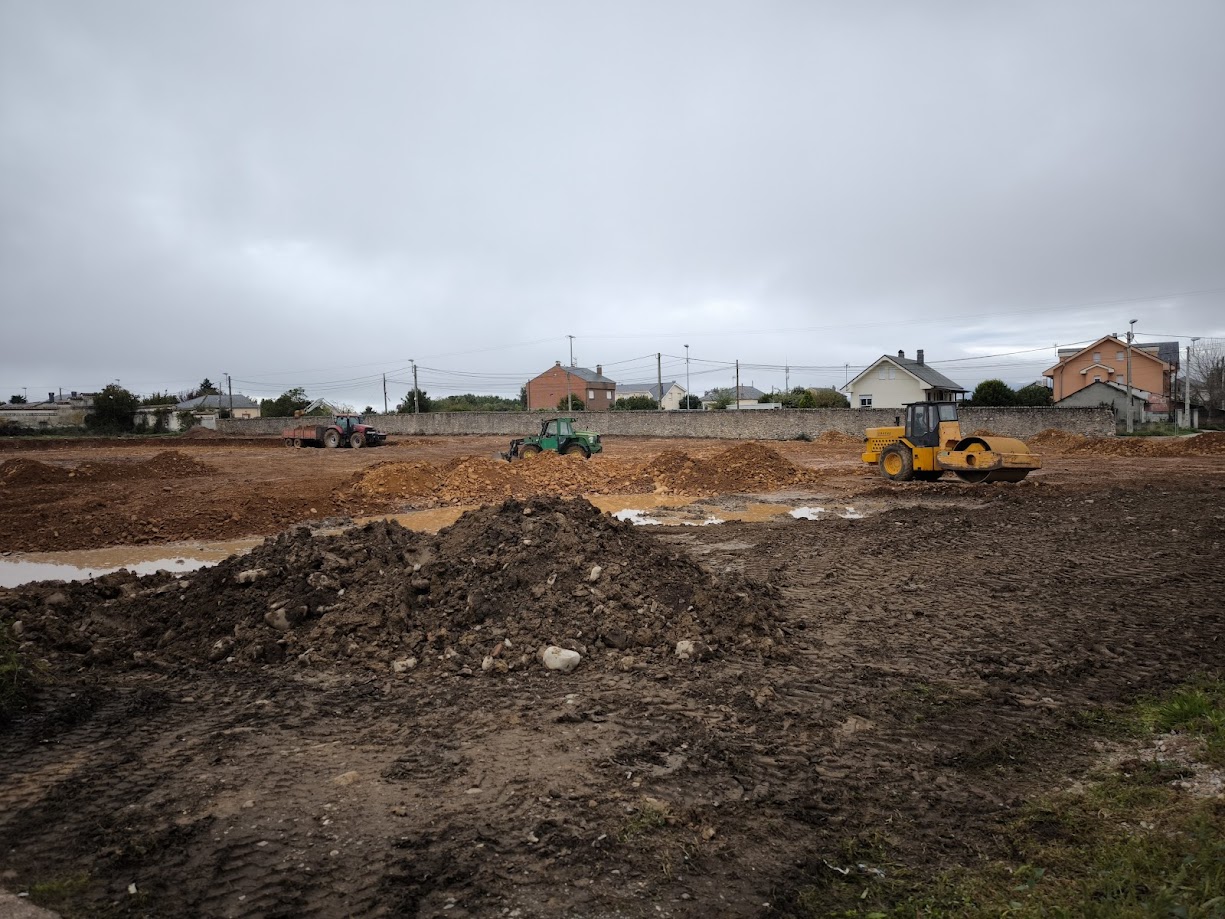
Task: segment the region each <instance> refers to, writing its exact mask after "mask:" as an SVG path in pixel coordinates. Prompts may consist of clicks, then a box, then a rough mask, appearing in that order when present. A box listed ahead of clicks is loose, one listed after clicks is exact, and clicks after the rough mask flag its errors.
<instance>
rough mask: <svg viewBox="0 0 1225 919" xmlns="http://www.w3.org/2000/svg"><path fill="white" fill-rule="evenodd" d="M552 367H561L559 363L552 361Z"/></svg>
mask: <svg viewBox="0 0 1225 919" xmlns="http://www.w3.org/2000/svg"><path fill="white" fill-rule="evenodd" d="M553 366H554V367H560V366H561V361H554V362H553Z"/></svg>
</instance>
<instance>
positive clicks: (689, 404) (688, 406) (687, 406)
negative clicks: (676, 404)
mask: <svg viewBox="0 0 1225 919" xmlns="http://www.w3.org/2000/svg"><path fill="white" fill-rule="evenodd" d="M692 395H693V393H691V392H690V391H689V346H688V345H685V410H686V411H692V410H693V403H692V402H690V401H689V397H690V396H692Z"/></svg>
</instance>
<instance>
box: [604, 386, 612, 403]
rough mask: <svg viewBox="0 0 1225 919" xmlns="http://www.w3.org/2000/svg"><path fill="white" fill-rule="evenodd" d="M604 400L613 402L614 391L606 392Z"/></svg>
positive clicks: (608, 390) (607, 390)
mask: <svg viewBox="0 0 1225 919" xmlns="http://www.w3.org/2000/svg"><path fill="white" fill-rule="evenodd" d="M604 398H606V399H608V400H609V401H610V402H611V401H612V390H611V389H606V390H604Z"/></svg>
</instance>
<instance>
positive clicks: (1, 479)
mask: <svg viewBox="0 0 1225 919" xmlns="http://www.w3.org/2000/svg"><path fill="white" fill-rule="evenodd" d="M66 481H68V470H67V469H65V468H63V467H62V466H51V465H48V464H47V463H40V462H39V461H38V460H31V459H23V458H20V457H19V458H17V459H11V460H5V461H4V462H3V463H0V484H4V485H43V484H47V485H50V484H52V483H54V482H66Z"/></svg>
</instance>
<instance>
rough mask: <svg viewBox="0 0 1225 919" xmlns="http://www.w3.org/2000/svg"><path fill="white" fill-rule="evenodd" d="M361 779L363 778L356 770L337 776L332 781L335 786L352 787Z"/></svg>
mask: <svg viewBox="0 0 1225 919" xmlns="http://www.w3.org/2000/svg"><path fill="white" fill-rule="evenodd" d="M359 778H361V776H360V775H359V774H358V772H357V771H356V770H353V771H349V772H342V773H341V774H340V775H338V776H336V778H334V779H332V784H333V785H352V784H353V783H354V782H356V781H357V780H358V779H359Z"/></svg>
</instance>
